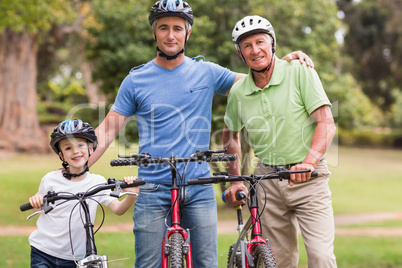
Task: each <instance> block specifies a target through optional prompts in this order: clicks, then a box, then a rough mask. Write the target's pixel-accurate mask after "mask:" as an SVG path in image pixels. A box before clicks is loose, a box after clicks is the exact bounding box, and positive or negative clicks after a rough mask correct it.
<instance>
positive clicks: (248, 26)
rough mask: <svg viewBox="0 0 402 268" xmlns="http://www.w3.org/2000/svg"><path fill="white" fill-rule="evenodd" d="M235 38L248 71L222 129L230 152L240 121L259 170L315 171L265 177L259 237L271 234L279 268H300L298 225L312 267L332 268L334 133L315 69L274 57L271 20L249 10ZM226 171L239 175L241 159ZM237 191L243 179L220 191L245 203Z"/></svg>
mask: <svg viewBox="0 0 402 268" xmlns="http://www.w3.org/2000/svg"><path fill="white" fill-rule="evenodd" d="M232 37H233V42H234V43H235V47H236V49H237V52H238V54H239V55H240V57H241V58H242V59H243V61H244V62H245V63H246V64H247V65H248V66H249V68H250V70H249V73H248V75H247V76H246V77H245V78H243V79H241V80H239V81H238V82H237V83H236V84H235V85H234V86H233V88H232V89H231V91H230V94H229V97H228V104H227V108H226V114H225V124H226V126H225V130H224V133H223V143H224V146H225V148H227V149H228V153H236V154H237V155H238V156H240V154H241V150H240V143H239V131H240V130H241V129H242V128H243V127H245V128H246V129H247V132H248V137H249V141H250V144H251V146H252V148H253V150H254V153H255V155H256V156H257V157H258V159H259V163H258V165H257V167H256V174H267V173H269V172H272V171H274V170H275V169H278V168H279V167H281V168H283V167H285V168H287V169H290V170H311V171H313V170H316V171H317V172H318V173H319V176H318V177H317V178H311V173H303V174H298V175H292V176H291V178H290V180H289V182H288V181H279V180H264V181H263V182H262V184H263V186H264V188H265V191H261V190H260V191H258V195H259V199H260V200H259V202H260V204H259V206H260V207H263V205H264V204H266V207H265V211H264V213H263V215H262V223H263V225H262V233H263V236H264V237H266V238H269V239H270V242H271V245H272V248H273V251H274V254H275V258H276V261H277V265H278V267H284V268H289V267H297V263H298V257H299V256H298V242H297V240H298V226H299V227H300V230H301V233H302V236H303V240H304V243H305V247H306V251H307V255H308V264H309V267H320V268H323V267H336V259H335V255H334V253H333V241H334V218H333V210H332V201H331V192H330V190H329V186H328V180H329V177H330V172H329V171H328V168H327V164H326V161H325V153H326V150H327V149H328V147H329V145H330V143H331V141H332V138H333V137H334V134H335V124H334V121H333V116H332V113H331V110H330V107H331V103H330V102H329V100H328V98H327V96H326V94H325V91H324V89H323V87H322V84H321V81H320V79H319V77H318V75H317V73H316V72H315V70H314V69H312V68H309V67H308V66H306V65H305V64H304V65H301V64H299V63H296V62H290V63H289V62H287V61H283V60H280V59H278V58H277V57H275V49H276V37H275V32H274V29H273V27H272V25H271V24H270V23H269V21H268V20H266V19H264V18H262V17H259V16H247V17H245V18H243V19H242V20H240V21H239V22H238V23H237V24H236V26H235V27H234V30H233V34H232ZM238 159H240V157H238ZM229 172H230V173H231V174H240V160H238V161H237V162H235V163H232V164H229ZM238 190H243V191H247V189H246V187H245V186H244V185H243V184H242V183H232V185H231V187H230V188H229V190H228V191H227V193H226V195H225V198H226V200H227V202H228V203H229V204H231V205H238V204H239V203H241V202H242V201H237V200H236V198H235V193H236V192H237V191H238Z"/></svg>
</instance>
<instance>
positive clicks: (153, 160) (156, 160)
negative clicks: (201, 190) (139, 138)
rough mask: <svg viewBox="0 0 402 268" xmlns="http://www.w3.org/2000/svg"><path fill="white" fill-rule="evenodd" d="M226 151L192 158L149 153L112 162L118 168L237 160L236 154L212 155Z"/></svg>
mask: <svg viewBox="0 0 402 268" xmlns="http://www.w3.org/2000/svg"><path fill="white" fill-rule="evenodd" d="M223 152H225V151H224V150H220V151H210V150H207V151H197V152H195V153H194V154H192V155H191V156H190V157H173V156H172V157H168V158H167V157H166V158H163V157H153V156H150V155H149V154H147V153H144V154H133V155H122V156H121V155H119V158H120V159H113V160H111V161H110V165H111V166H112V167H116V166H132V165H135V166H141V165H144V166H147V165H148V164H161V163H171V162H172V161H174V162H176V163H178V162H199V163H201V162H202V161H205V162H227V161H234V160H236V155H235V154H220V155H212V154H214V153H223Z"/></svg>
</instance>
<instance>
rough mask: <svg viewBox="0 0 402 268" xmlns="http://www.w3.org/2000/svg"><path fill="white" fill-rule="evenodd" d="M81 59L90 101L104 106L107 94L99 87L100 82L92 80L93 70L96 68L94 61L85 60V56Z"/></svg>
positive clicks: (81, 67)
mask: <svg viewBox="0 0 402 268" xmlns="http://www.w3.org/2000/svg"><path fill="white" fill-rule="evenodd" d="M81 60H82V63H81V66H80V69H81V72H82V77H83V80H84V83H85V88H86V92H87V96H88V102H89V103H90V104H95V105H97V106H104V105H105V101H106V98H105V95H104V94H103V92H102V91H101V90H100V89H99V83H97V82H94V81H93V80H92V71H93V69H94V66H93V63H91V62H88V61H85V59H84V58H82V59H81Z"/></svg>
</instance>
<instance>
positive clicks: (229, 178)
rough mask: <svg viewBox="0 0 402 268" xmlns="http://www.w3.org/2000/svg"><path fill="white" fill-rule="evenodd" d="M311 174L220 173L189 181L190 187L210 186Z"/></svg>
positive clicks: (316, 174) (293, 172)
mask: <svg viewBox="0 0 402 268" xmlns="http://www.w3.org/2000/svg"><path fill="white" fill-rule="evenodd" d="M307 172H311V171H310V170H295V171H291V170H287V169H284V170H280V171H277V172H272V173H269V174H264V175H254V174H252V175H240V176H236V175H230V174H229V173H227V172H220V173H214V176H212V177H200V178H197V179H189V180H188V185H196V184H209V183H220V182H233V181H255V180H267V179H280V180H288V179H290V175H291V174H297V173H307ZM317 176H318V172H317V171H313V172H312V173H311V177H313V178H314V177H317Z"/></svg>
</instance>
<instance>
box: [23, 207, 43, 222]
mask: <svg viewBox="0 0 402 268" xmlns="http://www.w3.org/2000/svg"><path fill="white" fill-rule="evenodd" d="M44 213H45V212H43V210H39V211H36V212H34V213H32V214H31V215H29V216H28V217H27V220H28V221H29V220H30V219H31V218H33V217H35V216H36V215H38V214H44Z"/></svg>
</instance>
